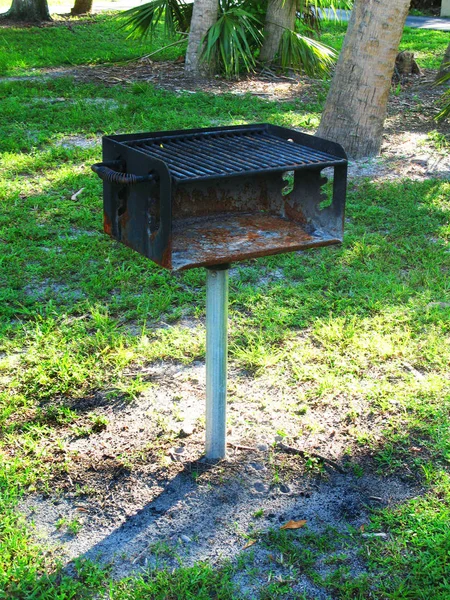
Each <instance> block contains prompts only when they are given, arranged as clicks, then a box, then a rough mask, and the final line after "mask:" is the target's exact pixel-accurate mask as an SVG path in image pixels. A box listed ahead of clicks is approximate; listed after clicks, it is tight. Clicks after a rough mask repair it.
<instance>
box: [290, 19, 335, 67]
mask: <svg viewBox="0 0 450 600" xmlns="http://www.w3.org/2000/svg"><path fill="white" fill-rule="evenodd" d="M336 57H337V53H336V51H335V50H334V49H333V48H330V47H329V46H326V45H325V44H322V43H320V42H318V41H317V40H314V39H312V38H309V37H306V36H304V35H301V34H300V33H297V32H296V31H291V30H290V29H286V30H285V31H284V32H283V35H282V37H281V41H280V47H279V49H278V60H279V61H280V66H281V68H282V69H296V70H298V71H301V72H304V73H306V74H307V75H309V76H322V77H323V76H324V75H327V74H328V73H329V71H330V67H331V66H332V65H333V63H334V62H335V60H336Z"/></svg>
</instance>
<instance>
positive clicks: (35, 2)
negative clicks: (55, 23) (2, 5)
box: [2, 0, 52, 23]
mask: <svg viewBox="0 0 450 600" xmlns="http://www.w3.org/2000/svg"><path fill="white" fill-rule="evenodd" d="M2 17H5V18H7V19H10V20H11V21H18V22H23V23H40V22H41V21H51V20H52V18H51V16H50V12H49V10H48V4H47V0H12V4H11V8H10V9H9V11H8V12H7V13H5V14H4V15H2Z"/></svg>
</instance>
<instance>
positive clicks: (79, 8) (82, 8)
mask: <svg viewBox="0 0 450 600" xmlns="http://www.w3.org/2000/svg"><path fill="white" fill-rule="evenodd" d="M91 10H92V0H75V4H74V5H73V8H72V10H71V11H70V14H71V15H73V16H75V15H84V14H86V13H89V12H91Z"/></svg>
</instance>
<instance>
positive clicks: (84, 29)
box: [0, 13, 185, 75]
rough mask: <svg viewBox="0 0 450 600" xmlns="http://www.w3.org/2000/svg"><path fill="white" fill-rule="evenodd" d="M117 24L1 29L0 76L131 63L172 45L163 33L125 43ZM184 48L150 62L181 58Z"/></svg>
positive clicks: (104, 18)
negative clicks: (114, 63)
mask: <svg viewBox="0 0 450 600" xmlns="http://www.w3.org/2000/svg"><path fill="white" fill-rule="evenodd" d="M120 23H121V21H120V19H115V18H114V17H113V16H112V15H111V14H105V13H103V14H98V15H94V16H92V17H87V18H79V19H75V20H73V21H72V24H71V26H70V28H68V27H67V25H66V24H63V23H58V22H56V23H55V25H54V26H52V27H44V28H41V27H31V28H27V29H23V28H8V29H0V75H23V74H33V71H32V70H33V69H42V68H50V67H65V68H68V67H75V66H77V65H96V64H100V63H110V62H116V61H124V60H131V59H136V58H140V57H142V56H144V55H146V54H149V53H151V52H153V51H155V50H158V48H161V47H163V46H165V45H167V44H169V43H171V42H173V41H174V40H167V38H165V37H164V36H163V32H162V29H161V30H160V32H159V34H157V35H156V36H155V37H154V39H153V40H152V41H151V42H149V41H140V40H133V39H127V35H128V34H127V32H126V31H124V30H122V29H119V25H120ZM25 40H26V41H25ZM183 48H185V45H181V46H174V47H172V48H168V49H167V50H165V51H164V52H163V53H158V54H156V55H155V56H154V57H153V58H155V59H161V58H164V59H166V60H171V59H175V58H177V57H178V56H180V55H182V54H183V52H184V50H183Z"/></svg>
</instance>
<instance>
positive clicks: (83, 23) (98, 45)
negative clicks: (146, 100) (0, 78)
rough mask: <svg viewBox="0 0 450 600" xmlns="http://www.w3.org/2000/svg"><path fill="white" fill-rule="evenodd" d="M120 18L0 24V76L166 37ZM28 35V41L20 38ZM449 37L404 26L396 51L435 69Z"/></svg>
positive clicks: (335, 33) (336, 42) (109, 57)
mask: <svg viewBox="0 0 450 600" xmlns="http://www.w3.org/2000/svg"><path fill="white" fill-rule="evenodd" d="M120 23H121V21H120V19H118V20H117V19H112V18H111V15H108V14H99V15H95V16H93V17H89V18H80V19H78V20H74V21H73V22H72V24H71V26H70V28H68V27H67V25H66V24H65V23H64V22H62V23H58V22H56V24H55V26H53V27H44V28H38V27H32V28H29V29H27V30H25V31H24V30H23V29H21V28H7V29H5V28H3V29H0V75H8V76H14V75H15V76H17V75H25V74H33V70H35V69H43V68H54V67H66V68H67V67H75V66H77V65H85V64H88V65H97V64H101V63H111V62H117V61H124V60H131V59H137V58H140V57H141V56H143V55H146V54H149V53H151V52H154V51H155V50H158V48H161V47H164V46H166V45H167V43H168V42H171V41H172V40H167V39H165V38H164V36H163V32H162V29H160V30H159V33H158V34H157V35H156V36H155V38H154V39H153V40H152V41H151V42H149V41H144V42H141V41H138V40H134V39H127V33H126V32H125V31H123V30H120V29H119V25H120ZM346 29H347V25H346V24H345V23H341V24H339V23H332V22H326V23H324V26H323V34H322V41H323V42H324V43H326V44H328V45H330V46H332V47H333V48H335V49H336V50H340V48H341V46H342V42H343V40H344V36H345V32H346ZM24 36H26V40H27V41H26V43H23V38H24ZM447 43H448V39H447V33H446V32H445V31H430V30H420V29H411V28H408V27H407V28H405V33H404V35H403V39H402V42H401V45H400V50H410V51H412V52H414V53H415V55H416V59H417V61H418V63H419V66H420V67H422V68H427V69H436V68H438V66H439V64H440V62H441V60H442V57H443V55H444V52H445V49H446V47H447ZM183 52H184V50H183V45H181V46H174V47H172V48H167V49H166V50H164V51H163V52H161V53H158V54H156V55H155V56H154V57H153V58H155V59H165V60H173V59H176V58H177V57H179V56H181V55H182V54H183Z"/></svg>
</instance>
